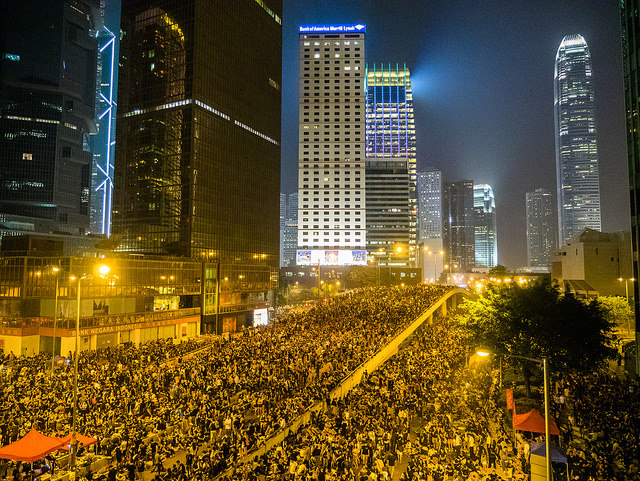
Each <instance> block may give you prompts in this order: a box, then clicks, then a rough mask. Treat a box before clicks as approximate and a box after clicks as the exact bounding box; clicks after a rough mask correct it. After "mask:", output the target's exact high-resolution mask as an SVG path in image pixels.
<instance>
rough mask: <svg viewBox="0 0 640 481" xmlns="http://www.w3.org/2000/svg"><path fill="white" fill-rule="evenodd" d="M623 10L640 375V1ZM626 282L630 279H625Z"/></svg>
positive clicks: (632, 1) (639, 368)
mask: <svg viewBox="0 0 640 481" xmlns="http://www.w3.org/2000/svg"><path fill="white" fill-rule="evenodd" d="M620 5H621V9H622V46H623V49H622V55H623V67H624V87H625V104H626V110H627V111H626V117H627V154H628V162H629V185H630V190H631V192H630V193H631V248H632V251H633V256H632V259H633V278H634V279H635V281H634V282H632V283H631V284H632V285H633V299H634V304H635V309H634V311H635V318H636V332H635V338H636V349H635V352H636V375H637V374H638V373H640V331H639V329H640V289H638V279H640V260H639V256H640V117H638V112H640V71H638V65H640V33H639V30H638V25H639V24H640V17H639V15H638V11H639V10H640V2H639V1H638V0H625V1H624V2H620ZM625 282H626V281H625Z"/></svg>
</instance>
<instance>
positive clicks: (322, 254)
mask: <svg viewBox="0 0 640 481" xmlns="http://www.w3.org/2000/svg"><path fill="white" fill-rule="evenodd" d="M318 263H319V264H320V265H321V266H366V265H367V251H366V250H360V251H351V250H337V249H336V250H305V249H301V250H298V251H297V255H296V265H299V266H316V265H318Z"/></svg>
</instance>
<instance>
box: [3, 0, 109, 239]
mask: <svg viewBox="0 0 640 481" xmlns="http://www.w3.org/2000/svg"><path fill="white" fill-rule="evenodd" d="M98 24H99V3H98V0H74V1H63V0H56V1H53V0H52V1H46V2H36V1H26V0H25V1H20V2H8V1H4V2H2V3H1V4H0V62H1V66H0V232H1V235H2V236H5V235H16V234H20V233H35V234H63V235H65V237H66V238H67V239H70V240H71V239H72V238H76V239H77V238H79V237H81V236H84V234H86V232H87V231H88V230H89V200H90V177H91V153H90V152H89V151H88V150H87V145H88V137H89V134H90V133H92V132H94V131H95V111H94V109H95V96H96V57H97V49H98V43H97V41H96V37H95V32H96V28H97V26H98Z"/></svg>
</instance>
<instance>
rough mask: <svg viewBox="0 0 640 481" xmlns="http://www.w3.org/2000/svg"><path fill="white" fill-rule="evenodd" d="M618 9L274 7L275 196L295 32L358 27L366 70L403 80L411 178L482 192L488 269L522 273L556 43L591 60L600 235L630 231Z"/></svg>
mask: <svg viewBox="0 0 640 481" xmlns="http://www.w3.org/2000/svg"><path fill="white" fill-rule="evenodd" d="M618 5H619V1H618V0H540V1H533V0H532V1H526V2H525V1H523V0H519V1H518V0H516V1H514V0H500V1H498V0H495V1H494V0H483V1H480V2H479V1H477V0H434V1H420V0H393V1H390V0H368V1H366V0H360V1H356V0H325V1H322V2H318V1H311V0H284V15H283V29H284V35H283V72H282V74H283V75H282V94H283V110H282V192H286V193H290V192H295V191H296V190H297V162H298V159H297V157H298V137H297V135H298V134H297V132H298V30H297V29H298V25H299V24H332V23H336V24H340V23H364V24H366V26H367V32H366V44H365V46H366V47H365V49H366V50H365V56H366V58H365V60H366V62H368V63H369V64H372V63H380V62H387V63H388V62H392V63H395V62H405V63H406V64H407V67H408V68H409V69H410V71H411V74H412V84H413V97H414V112H415V116H416V137H417V154H418V170H422V169H425V168H437V169H440V170H442V171H443V176H444V179H445V180H458V179H463V178H464V179H472V180H474V181H475V182H476V183H485V182H486V183H488V184H490V185H491V186H492V187H493V189H494V193H495V196H496V210H497V216H498V262H499V263H501V264H504V265H506V266H507V267H509V268H516V267H520V266H524V265H526V262H527V259H526V225H525V193H526V192H527V191H532V190H534V189H536V188H539V187H544V188H546V189H548V190H550V191H551V192H552V193H553V194H554V197H555V192H556V175H555V147H554V120H553V68H554V61H555V55H556V51H557V49H558V46H559V45H560V42H561V41H562V38H563V37H564V36H565V35H569V34H573V33H579V34H582V35H583V36H584V37H585V39H586V41H587V43H588V45H589V48H590V50H591V58H592V62H593V72H594V73H593V75H594V84H595V100H596V121H597V129H598V152H599V167H600V189H601V206H602V228H603V231H605V232H612V231H616V230H623V229H629V194H628V180H627V164H626V138H625V125H624V93H623V79H622V65H621V63H622V62H621V46H620V43H621V42H620V27H619V22H620V20H619V7H618Z"/></svg>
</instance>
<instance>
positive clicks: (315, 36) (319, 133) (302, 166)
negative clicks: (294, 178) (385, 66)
mask: <svg viewBox="0 0 640 481" xmlns="http://www.w3.org/2000/svg"><path fill="white" fill-rule="evenodd" d="M364 33H365V26H364V25H361V24H358V25H302V26H300V27H299V34H300V89H299V92H300V109H299V119H300V125H299V132H298V135H299V149H298V251H297V255H296V264H297V265H312V264H317V263H320V264H322V265H357V264H359V265H366V262H367V259H366V244H367V240H366V216H365V120H366V119H365V91H364V80H365V68H364V67H365V62H364V54H365V50H364Z"/></svg>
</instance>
